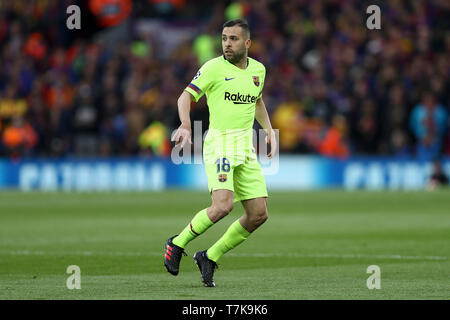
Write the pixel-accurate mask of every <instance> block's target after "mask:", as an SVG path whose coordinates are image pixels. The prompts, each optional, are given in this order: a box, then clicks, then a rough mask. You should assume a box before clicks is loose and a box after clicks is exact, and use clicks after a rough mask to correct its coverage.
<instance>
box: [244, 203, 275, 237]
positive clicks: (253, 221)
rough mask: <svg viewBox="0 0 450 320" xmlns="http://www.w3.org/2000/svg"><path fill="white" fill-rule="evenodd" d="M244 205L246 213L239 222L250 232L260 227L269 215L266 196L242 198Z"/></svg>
mask: <svg viewBox="0 0 450 320" xmlns="http://www.w3.org/2000/svg"><path fill="white" fill-rule="evenodd" d="M242 206H243V207H244V215H243V216H242V217H241V218H240V219H239V223H240V224H241V225H242V227H243V228H244V229H245V230H247V231H248V232H250V233H252V232H253V231H255V230H256V229H258V228H259V227H260V226H261V225H262V224H263V223H264V222H266V220H267V218H268V217H269V214H268V211H267V198H266V197H264V198H255V199H248V200H242Z"/></svg>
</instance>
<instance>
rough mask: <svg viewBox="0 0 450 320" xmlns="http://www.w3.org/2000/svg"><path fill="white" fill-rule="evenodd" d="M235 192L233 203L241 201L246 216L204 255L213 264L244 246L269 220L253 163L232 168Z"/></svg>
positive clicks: (263, 185)
mask: <svg viewBox="0 0 450 320" xmlns="http://www.w3.org/2000/svg"><path fill="white" fill-rule="evenodd" d="M234 190H235V201H236V199H239V200H241V202H242V205H243V206H244V209H245V214H244V216H242V217H241V218H240V219H238V220H236V221H235V222H233V223H232V224H231V226H230V227H229V228H228V229H227V231H226V232H225V234H224V235H223V236H222V237H221V238H220V239H219V240H218V241H217V242H216V243H214V245H213V246H212V247H211V248H209V249H208V250H207V251H206V254H207V256H208V258H209V259H210V260H212V261H213V262H214V263H217V261H218V260H219V259H220V257H222V256H223V255H224V254H225V253H227V252H228V251H230V250H231V249H233V248H235V247H236V246H238V245H239V244H241V243H242V242H244V241H245V240H246V239H247V238H248V237H249V236H250V234H251V233H252V232H253V231H254V230H256V229H257V228H258V227H259V226H260V225H262V224H263V223H264V222H265V221H266V220H267V217H268V213H267V189H266V183H265V179H264V176H263V174H262V170H261V167H260V166H259V163H258V162H257V161H256V160H255V161H253V160H252V161H246V163H244V164H242V165H240V166H239V167H236V168H235V172H234Z"/></svg>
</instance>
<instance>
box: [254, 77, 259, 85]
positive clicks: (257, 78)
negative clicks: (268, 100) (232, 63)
mask: <svg viewBox="0 0 450 320" xmlns="http://www.w3.org/2000/svg"><path fill="white" fill-rule="evenodd" d="M253 83H254V84H255V86H257V87H259V77H258V76H253Z"/></svg>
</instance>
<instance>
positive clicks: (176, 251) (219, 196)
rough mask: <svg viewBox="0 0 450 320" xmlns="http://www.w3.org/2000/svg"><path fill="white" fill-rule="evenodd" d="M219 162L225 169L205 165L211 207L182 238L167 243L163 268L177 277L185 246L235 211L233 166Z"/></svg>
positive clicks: (211, 162)
mask: <svg viewBox="0 0 450 320" xmlns="http://www.w3.org/2000/svg"><path fill="white" fill-rule="evenodd" d="M219 159H220V160H221V161H225V163H226V165H224V166H219V169H220V170H219V169H218V166H217V164H216V161H209V162H205V170H206V175H207V177H208V188H209V190H210V193H211V198H212V204H211V206H210V207H208V208H205V209H203V210H201V211H200V212H198V213H197V214H196V215H195V216H194V217H193V219H192V220H191V221H190V222H189V223H188V225H187V226H186V227H185V228H184V229H183V231H182V232H181V233H180V234H179V235H177V236H173V237H171V238H170V239H168V240H167V241H166V245H165V250H166V253H165V255H164V265H165V267H166V269H167V271H168V272H169V273H171V274H173V275H177V274H178V272H179V265H180V261H181V258H182V255H183V254H184V248H185V247H186V245H187V244H188V243H189V242H191V241H192V240H194V239H195V238H197V237H198V236H199V235H201V234H202V233H204V232H205V231H206V230H208V229H209V228H210V227H211V226H212V225H213V224H214V223H216V222H217V221H219V220H220V219H222V218H223V217H224V216H226V215H227V214H228V213H229V212H230V211H231V210H232V209H233V202H234V194H233V191H234V189H233V170H234V166H233V165H232V164H231V163H230V162H229V161H228V160H227V159H226V158H224V157H220V158H219ZM224 159H225V160H224ZM223 169H225V170H223Z"/></svg>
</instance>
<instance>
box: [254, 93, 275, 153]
mask: <svg viewBox="0 0 450 320" xmlns="http://www.w3.org/2000/svg"><path fill="white" fill-rule="evenodd" d="M255 119H256V121H258V123H259V124H260V125H261V127H262V128H263V129H264V130H266V132H267V136H266V143H267V144H270V149H271V150H270V152H269V154H268V155H267V157H268V158H272V157H273V156H274V155H275V150H276V149H277V140H276V137H275V131H273V129H272V124H271V123H270V118H269V114H268V112H267V109H266V105H265V104H264V100H263V98H262V97H261V98H260V99H258V100H257V101H256V106H255Z"/></svg>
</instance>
